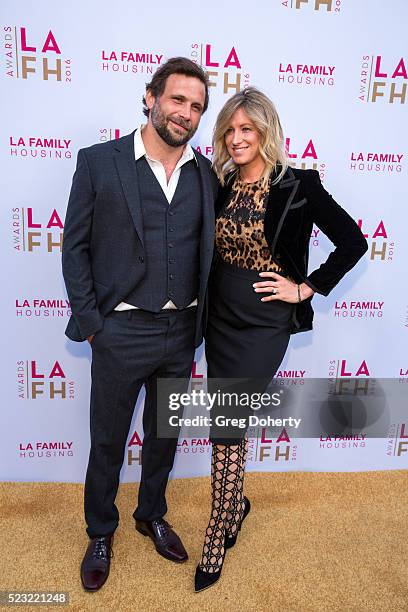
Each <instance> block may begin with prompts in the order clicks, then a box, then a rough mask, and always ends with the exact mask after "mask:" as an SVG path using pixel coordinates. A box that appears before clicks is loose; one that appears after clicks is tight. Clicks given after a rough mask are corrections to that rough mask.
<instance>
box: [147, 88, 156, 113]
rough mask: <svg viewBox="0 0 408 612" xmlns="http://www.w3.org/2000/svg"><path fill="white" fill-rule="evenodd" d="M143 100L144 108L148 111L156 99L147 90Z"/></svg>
mask: <svg viewBox="0 0 408 612" xmlns="http://www.w3.org/2000/svg"><path fill="white" fill-rule="evenodd" d="M145 100H146V106H147V108H148V109H149V110H152V108H153V105H154V103H155V101H156V98H155V97H154V95H153V94H152V91H151V89H148V90H147V91H146V95H145Z"/></svg>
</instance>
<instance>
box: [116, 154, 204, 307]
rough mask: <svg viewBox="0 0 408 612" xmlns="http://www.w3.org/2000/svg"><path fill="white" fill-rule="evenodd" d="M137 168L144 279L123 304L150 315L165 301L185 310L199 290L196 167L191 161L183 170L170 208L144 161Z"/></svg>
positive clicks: (199, 218)
mask: <svg viewBox="0 0 408 612" xmlns="http://www.w3.org/2000/svg"><path fill="white" fill-rule="evenodd" d="M136 167H137V175H138V183H139V192H140V200H141V204H142V214H143V235H144V239H143V241H144V250H145V258H146V274H145V276H144V277H143V279H142V280H141V281H140V282H139V283H138V285H137V287H135V289H134V290H133V291H132V292H131V293H130V294H129V295H128V296H127V297H126V298H125V299H124V300H123V301H124V302H126V303H128V304H131V305H132V306H137V307H138V308H142V309H143V310H148V311H150V312H159V311H160V310H161V309H162V308H163V306H164V305H165V304H166V303H167V302H168V301H169V300H172V301H173V302H174V304H175V305H176V306H177V308H186V307H187V306H188V305H189V304H190V303H191V302H192V301H193V300H194V299H196V298H197V296H198V289H199V272H200V236H201V225H202V206H201V182H200V175H199V171H198V168H197V164H196V162H195V160H191V161H189V162H187V163H186V164H184V165H183V166H182V168H181V173H180V177H179V181H178V184H177V189H176V191H175V194H174V196H173V199H172V201H171V203H170V204H169V203H168V201H167V198H166V196H165V195H164V193H163V190H162V189H161V187H160V184H159V182H158V181H157V179H156V177H155V176H154V173H153V171H152V170H151V168H150V166H149V164H148V163H147V161H146V159H145V157H141V158H140V159H138V160H137V162H136Z"/></svg>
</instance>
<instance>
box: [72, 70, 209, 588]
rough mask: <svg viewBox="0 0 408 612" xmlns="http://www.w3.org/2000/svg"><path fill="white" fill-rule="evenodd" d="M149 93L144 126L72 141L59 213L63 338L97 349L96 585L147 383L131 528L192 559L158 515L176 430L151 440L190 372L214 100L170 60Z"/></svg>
mask: <svg viewBox="0 0 408 612" xmlns="http://www.w3.org/2000/svg"><path fill="white" fill-rule="evenodd" d="M143 102H144V105H145V107H144V111H143V112H144V114H145V115H146V116H147V117H148V123H147V125H145V126H142V127H141V128H140V129H138V130H135V132H133V133H132V134H129V135H128V136H125V137H123V138H119V139H118V140H114V141H110V142H107V143H103V144H98V145H95V146H92V147H89V148H87V149H82V150H80V151H79V153H78V163H77V168H76V171H75V174H74V178H73V183H72V189H71V194H70V198H69V203H68V209H67V215H66V220H65V231H64V244H63V254H62V261H63V274H64V279H65V284H66V287H67V292H68V296H69V300H70V303H71V307H72V313H73V316H72V317H71V319H70V321H69V323H68V326H67V329H66V335H67V336H68V337H69V338H70V339H71V340H75V341H82V340H86V339H87V340H88V341H89V342H90V344H91V347H92V388H91V409H90V410H91V450H90V456H89V463H88V469H87V474H86V481H85V518H86V522H87V533H88V535H89V537H90V538H91V540H90V542H89V545H88V549H87V552H86V554H85V557H84V559H83V562H82V565H81V579H82V583H83V586H84V588H85V589H86V590H90V591H96V590H98V589H99V588H100V587H101V586H102V585H103V584H104V582H105V581H106V579H107V577H108V575H109V567H110V557H111V547H112V542H113V533H114V531H115V529H116V527H117V526H118V522H119V514H118V510H117V507H116V506H115V498H116V494H117V490H118V485H119V474H120V469H121V466H122V463H123V457H124V451H125V445H126V440H127V436H128V433H129V428H130V423H131V419H132V414H133V410H134V406H135V402H136V400H137V397H138V394H139V392H140V389H141V387H142V386H143V385H145V388H146V399H145V406H144V413H143V428H144V441H143V449H142V474H141V482H140V488H139V498H138V506H137V508H136V510H135V512H134V515H133V516H134V518H135V520H136V529H137V530H138V531H139V532H140V533H142V534H144V535H148V536H150V538H151V539H152V540H153V542H154V544H155V547H156V550H157V552H159V553H160V554H161V555H163V556H164V557H166V558H167V559H170V560H172V561H176V562H182V561H185V560H186V559H187V553H186V551H185V549H184V547H183V544H182V542H181V540H180V538H179V537H178V536H177V534H176V533H175V532H174V531H173V530H172V529H171V526H170V525H169V524H168V523H167V522H166V521H165V520H164V519H163V516H164V515H165V513H166V511H167V505H166V499H165V490H166V485H167V481H168V477H169V473H170V470H171V468H172V466H173V461H174V456H175V451H176V447H177V439H175V438H174V437H173V438H172V439H165V438H160V437H159V436H158V433H157V417H158V403H157V389H156V386H157V385H156V383H157V379H158V378H186V379H188V378H189V376H190V373H191V367H192V362H193V357H194V349H195V346H198V345H199V344H200V343H201V341H202V318H203V305H204V298H205V293H206V286H207V280H208V275H209V270H210V265H211V260H212V252H213V241H214V205H213V201H214V195H215V191H216V188H217V183H216V179H215V175H214V174H213V172H212V170H211V165H210V163H209V161H208V160H207V159H206V158H205V157H203V156H202V155H200V154H199V153H198V152H197V151H195V150H193V149H192V148H191V146H190V145H189V144H188V141H189V140H190V139H191V138H192V136H193V135H194V133H195V131H196V130H197V128H198V125H199V122H200V118H201V115H202V114H203V113H204V112H205V110H206V109H207V106H208V82H207V78H206V75H205V73H204V72H203V71H202V69H201V68H200V67H199V66H197V65H196V64H194V63H193V62H191V61H190V60H188V59H185V58H173V59H171V60H169V61H168V62H166V64H164V65H163V66H162V67H161V68H159V69H158V70H157V72H156V73H155V75H154V77H153V79H152V81H151V83H149V84H148V85H147V86H146V95H145V97H144V99H143ZM162 408H163V409H164V407H162Z"/></svg>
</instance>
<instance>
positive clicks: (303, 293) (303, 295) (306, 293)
mask: <svg viewBox="0 0 408 612" xmlns="http://www.w3.org/2000/svg"><path fill="white" fill-rule="evenodd" d="M314 294H315V292H314V291H313V289H311V288H310V287H309V285H306V283H300V285H298V301H300V302H303V300H307V299H308V298H310V297H312V296H313V295H314ZM299 298H300V299H299Z"/></svg>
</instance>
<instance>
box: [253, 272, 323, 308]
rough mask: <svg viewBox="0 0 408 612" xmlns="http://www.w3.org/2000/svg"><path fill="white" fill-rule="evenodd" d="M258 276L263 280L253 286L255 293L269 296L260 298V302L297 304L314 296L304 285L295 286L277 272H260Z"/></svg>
mask: <svg viewBox="0 0 408 612" xmlns="http://www.w3.org/2000/svg"><path fill="white" fill-rule="evenodd" d="M259 276H260V277H262V278H263V279H265V280H262V281H259V282H257V283H254V284H253V288H254V291H255V293H269V294H270V295H268V296H265V297H263V298H261V302H272V301H274V300H281V301H282V302H289V303H290V304H297V303H298V302H299V301H300V302H302V301H303V300H306V299H307V298H309V297H311V296H312V295H314V291H313V289H311V288H310V287H309V286H308V285H306V283H301V284H300V285H297V284H296V283H294V282H293V281H291V280H289V279H287V278H285V277H284V276H281V275H280V274H278V273H277V272H260V273H259ZM299 298H300V299H299Z"/></svg>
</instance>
